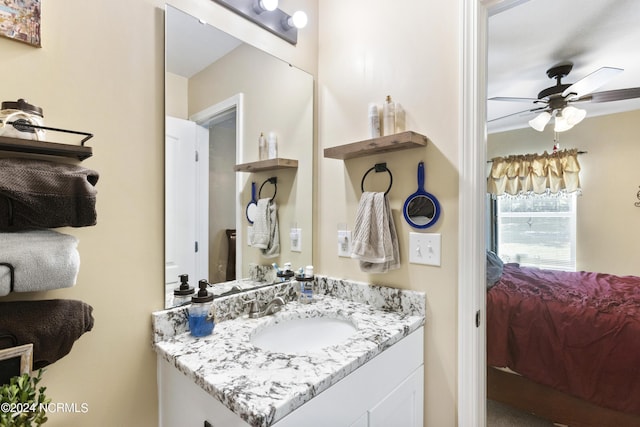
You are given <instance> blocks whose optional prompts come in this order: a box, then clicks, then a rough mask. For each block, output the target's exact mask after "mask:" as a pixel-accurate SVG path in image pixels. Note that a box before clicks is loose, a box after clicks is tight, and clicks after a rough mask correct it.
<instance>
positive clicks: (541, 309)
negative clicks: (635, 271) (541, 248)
mask: <svg viewBox="0 0 640 427" xmlns="http://www.w3.org/2000/svg"><path fill="white" fill-rule="evenodd" d="M496 258H497V257H496ZM497 267H498V266H496V265H495V264H493V263H492V264H491V266H490V263H489V257H488V263H487V272H488V282H487V286H488V288H489V289H488V291H487V365H488V371H487V396H488V397H489V398H490V399H494V400H498V401H501V402H503V403H507V404H510V405H512V406H516V407H518V408H520V409H523V410H526V411H528V412H532V413H536V414H538V415H539V416H542V417H544V418H547V419H550V420H552V421H554V422H558V423H562V424H567V425H570V426H572V427H573V426H599V427H602V426H616V427H617V426H624V425H629V426H640V277H635V276H615V275H612V274H603V273H592V272H566V271H553V270H543V269H538V268H534V267H524V266H519V265H517V264H504V265H499V267H500V268H499V269H498V268H497ZM498 271H499V274H498ZM489 275H491V276H492V278H491V280H490V277H489ZM496 368H501V369H499V370H498V369H496ZM503 368H506V370H507V371H509V372H505V369H503Z"/></svg>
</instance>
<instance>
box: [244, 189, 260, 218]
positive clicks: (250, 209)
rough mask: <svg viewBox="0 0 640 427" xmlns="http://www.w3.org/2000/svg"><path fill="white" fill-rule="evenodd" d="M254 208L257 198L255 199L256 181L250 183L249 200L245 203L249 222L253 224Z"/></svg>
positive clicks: (256, 204)
mask: <svg viewBox="0 0 640 427" xmlns="http://www.w3.org/2000/svg"><path fill="white" fill-rule="evenodd" d="M256 209H258V199H256V183H255V182H252V183H251V201H250V202H249V204H247V209H246V215H247V221H249V224H253V221H254V220H255V219H256Z"/></svg>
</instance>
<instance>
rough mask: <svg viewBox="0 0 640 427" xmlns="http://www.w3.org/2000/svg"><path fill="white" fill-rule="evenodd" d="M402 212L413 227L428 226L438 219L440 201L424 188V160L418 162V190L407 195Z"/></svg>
mask: <svg viewBox="0 0 640 427" xmlns="http://www.w3.org/2000/svg"><path fill="white" fill-rule="evenodd" d="M402 213H403V214H404V219H405V220H406V221H407V223H409V225H410V226H412V227H414V228H428V227H431V226H432V225H434V224H435V223H436V221H438V217H439V216H440V203H438V199H436V197H435V196H434V195H433V194H430V193H427V192H426V191H425V189H424V162H420V163H418V191H416V192H415V193H413V194H412V195H410V196H409V197H407V200H406V201H405V202H404V207H403V208H402Z"/></svg>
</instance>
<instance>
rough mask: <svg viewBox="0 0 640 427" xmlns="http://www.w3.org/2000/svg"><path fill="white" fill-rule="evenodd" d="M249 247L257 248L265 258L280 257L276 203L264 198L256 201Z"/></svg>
mask: <svg viewBox="0 0 640 427" xmlns="http://www.w3.org/2000/svg"><path fill="white" fill-rule="evenodd" d="M250 238H251V240H250V241H251V246H252V247H254V248H259V249H260V251H261V253H262V255H263V256H264V257H266V258H274V257H277V256H279V255H280V230H279V226H278V208H277V206H276V202H275V201H272V200H271V199H268V198H265V199H260V200H258V206H257V208H256V217H255V220H254V221H253V228H252V230H251V234H250Z"/></svg>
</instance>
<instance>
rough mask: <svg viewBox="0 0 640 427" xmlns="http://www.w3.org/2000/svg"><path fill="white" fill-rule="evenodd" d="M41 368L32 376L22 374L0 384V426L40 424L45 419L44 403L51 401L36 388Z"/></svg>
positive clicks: (40, 375) (43, 388) (28, 426)
mask: <svg viewBox="0 0 640 427" xmlns="http://www.w3.org/2000/svg"><path fill="white" fill-rule="evenodd" d="M42 372H43V370H42V369H39V370H38V374H37V375H36V376H34V377H32V376H30V375H29V374H22V375H20V376H17V377H13V378H11V379H10V380H9V383H8V384H3V385H2V386H0V427H31V426H40V425H42V424H44V423H45V422H46V421H47V412H46V410H45V409H46V405H47V404H48V403H49V402H51V399H49V398H47V396H46V395H45V394H44V392H45V390H46V389H47V388H46V387H40V388H38V383H40V380H41V379H42Z"/></svg>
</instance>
